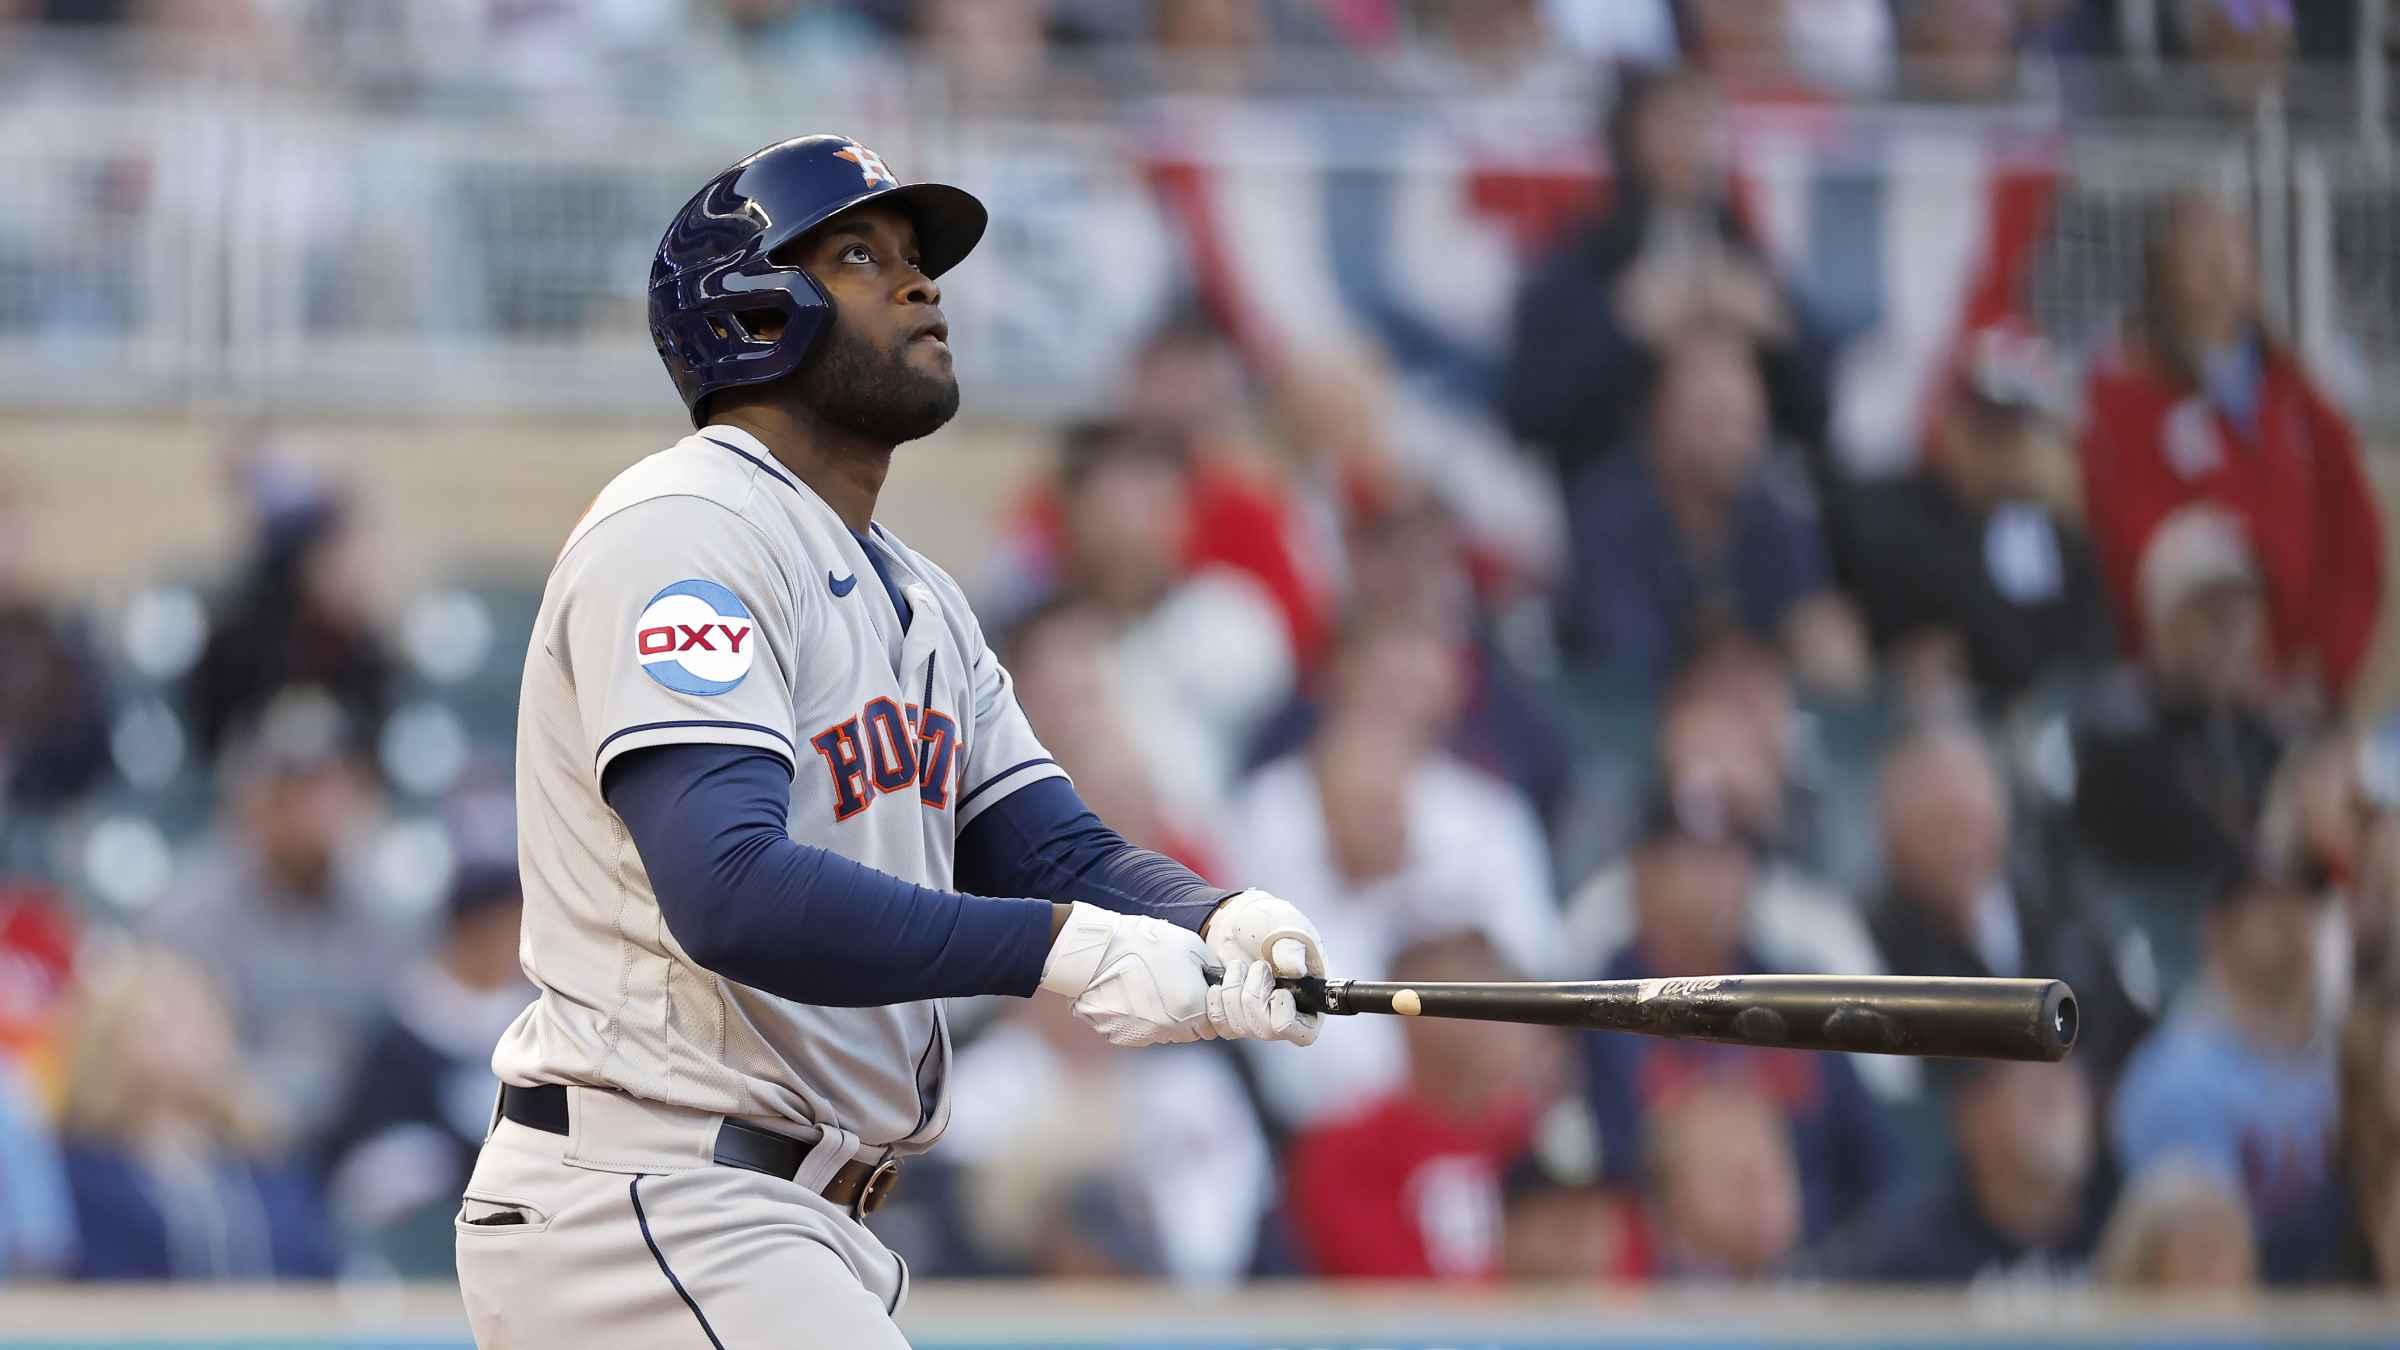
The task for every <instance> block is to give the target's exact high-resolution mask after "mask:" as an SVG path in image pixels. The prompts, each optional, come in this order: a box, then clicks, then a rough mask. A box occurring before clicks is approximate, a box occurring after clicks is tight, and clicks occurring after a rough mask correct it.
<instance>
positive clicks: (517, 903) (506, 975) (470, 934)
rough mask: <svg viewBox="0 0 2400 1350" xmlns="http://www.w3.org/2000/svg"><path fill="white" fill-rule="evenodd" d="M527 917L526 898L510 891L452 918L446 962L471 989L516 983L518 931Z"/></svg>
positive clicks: (444, 949) (446, 944)
mask: <svg viewBox="0 0 2400 1350" xmlns="http://www.w3.org/2000/svg"><path fill="white" fill-rule="evenodd" d="M524 917H525V898H524V897H523V896H521V895H517V894H514V893H512V894H510V895H508V896H506V897H504V898H500V899H493V900H487V901H485V902H483V903H481V904H479V905H477V906H476V907H475V908H473V909H471V910H469V911H468V912H466V913H464V914H461V915H459V916H457V917H456V918H454V919H452V920H451V921H450V934H449V938H448V940H447V941H445V942H444V944H443V960H444V964H445V965H447V966H448V967H449V969H450V973H451V974H453V975H456V976H457V977H458V979H459V982H460V983H461V984H464V985H466V986H467V987H468V988H470V989H484V990H490V989H501V988H505V987H507V986H509V985H512V984H515V983H516V982H517V980H518V978H519V975H520V967H519V966H518V964H517V931H518V928H519V926H520V924H521V923H522V922H523V920H524Z"/></svg>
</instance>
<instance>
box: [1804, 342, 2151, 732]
mask: <svg viewBox="0 0 2400 1350" xmlns="http://www.w3.org/2000/svg"><path fill="white" fill-rule="evenodd" d="M2068 416H2069V413H2068V408H2067V398H2066V389H2065V380H2064V376H2063V375H2062V373H2061V372H2060V370H2059V368H2058V365H2057V362H2056V360H2055V358H2054V357H2053V356H2052V354H2051V351H2050V348H2049V345H2048V344H2047V343H2045V342H2043V341H2042V339H2041V338H2039V337H2038V336H2035V335H2034V334H2032V333H2030V332H2027V331H2025V330H2023V329H2020V328H2017V327H2014V326H2007V325H2000V326H1994V327H1991V328H1986V329H1983V330H1981V331H1979V332H1977V333H1975V334H1974V335H1973V336H1972V337H1970V338H1969V340H1968V342H1967V344H1966V349H1965V353H1964V359H1963V360H1962V361H1961V363H1960V367H1959V371H1958V374H1957V377H1956V379H1955V381H1954V382H1953V384H1952V387H1951V390H1950V393H1949V397H1947V398H1946V399H1944V400H1943V401H1942V403H1941V407H1940V411H1939V413H1938V415H1937V416H1936V418H1935V420H1934V424H1933V428H1932V441H1931V444H1930V445H1929V446H1927V448H1926V453H1925V455H1924V463H1923V467H1922V468H1919V469H1918V470H1916V471H1915V472H1913V473H1911V474H1909V475H1908V476H1906V477H1903V478H1899V479H1895V480H1891V481H1888V482H1880V483H1872V484H1867V485H1863V486H1861V487H1858V488H1856V489H1853V490H1852V491H1851V492H1850V493H1849V494H1847V500H1844V499H1842V498H1839V497H1837V498H1836V500H1835V502H1834V503H1833V510H1832V512H1831V513H1830V514H1831V515H1832V522H1833V536H1834V539H1835V542H1836V545H1837V548H1836V558H1837V561H1838V562H1839V563H1840V565H1841V568H1842V571H1843V572H1844V573H1845V574H1846V575H1845V578H1844V579H1845V581H1846V582H1847V584H1848V586H1849V588H1850V590H1851V592H1852V593H1853V594H1854V595H1856V596H1857V597H1858V602H1859V605H1860V607H1861V608H1862V609H1864V610H1865V612H1866V619H1867V626H1868V629H1869V631H1870V633H1871V634H1872V636H1873V638H1874V641H1875V645H1876V648H1877V650H1878V651H1879V652H1880V653H1882V654H1883V655H1884V656H1885V657H1886V658H1887V659H1889V660H1892V661H1894V662H1895V663H1897V665H1898V667H1899V670H1900V673H1901V674H1902V675H1903V676H1904V678H1905V679H1906V682H1907V684H1908V686H1909V688H1910V689H1911V690H1912V692H1917V693H1924V692H1927V691H1928V690H1929V689H1935V688H1941V687H1944V686H1946V685H1948V684H1950V683H1951V682H1953V681H1955V680H1957V679H1960V678H1963V679H1964V680H1966V681H1967V682H1968V683H1969V684H1971V685H1972V687H1973V688H1974V690H1975V691H1976V692H1978V693H1980V694H1981V695H1983V696H1984V697H1986V698H1988V699H1989V700H1991V701H1993V702H1995V703H1997V702H2003V701H2005V700H2007V699H2010V698H2013V697H2014V696H2016V695H2017V694H2020V693H2022V692H2024V690H2025V689H2026V688H2027V687H2028V686H2030V685H2031V684H2033V682H2034V681H2035V680H2036V679H2037V678H2039V677H2040V676H2041V675H2042V674H2043V673H2044V672H2045V671H2047V670H2051V669H2055V668H2059V667H2062V666H2068V667H2072V666H2082V667H2087V668H2088V667H2097V666H2100V665H2104V664H2106V662H2107V661H2108V659H2109V657H2110V655H2111V653H2112V652H2113V651H2114V649H2115V638H2114V636H2113V634H2112V633H2111V631H2110V628H2109V622H2108V608H2107V600H2106V597H2105V593H2104V592H2103V590H2102V587H2101V583H2100V571H2099V566H2098V564H2097V563H2096V562H2095V561H2094V559H2093V557H2092V552H2091V547H2090V545H2089V544H2088V543H2087V542H2086V541H2085V540H2084V537H2083V535H2082V532H2081V530H2080V528H2079V527H2078V526H2077V524H2076V523H2075V520H2074V513H2073V498H2074V495H2075V481H2074V457H2073V454H2072V451H2071V448H2070V446H2069V444H2068V441H2067V438H2066V433H2067V427H2068Z"/></svg>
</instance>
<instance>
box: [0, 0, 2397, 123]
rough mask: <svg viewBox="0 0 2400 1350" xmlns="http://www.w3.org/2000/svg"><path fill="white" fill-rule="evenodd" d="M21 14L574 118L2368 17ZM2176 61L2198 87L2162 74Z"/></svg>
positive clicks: (1470, 4)
mask: <svg viewBox="0 0 2400 1350" xmlns="http://www.w3.org/2000/svg"><path fill="white" fill-rule="evenodd" d="M12 18H13V19H15V20H17V21H18V22H20V23H24V24H29V25H33V24H38V25H44V26H47V27H51V28H56V29H61V30H101V31H110V30H114V31H122V32H130V33H134V34H137V35H140V34H147V35H151V36H156V37H159V38H163V39H165V41H163V42H161V43H160V44H158V46H157V48H156V54H157V55H158V57H159V58H160V59H161V60H164V61H168V62H174V61H178V60H184V59H189V58H192V57H195V56H200V57H207V56H212V55H213V56H220V57H221V56H224V55H226V54H229V53H230V54H233V55H237V56H239V57H240V58H241V59H243V60H245V61H256V62H264V63H265V64H267V65H268V66H270V67H274V68H277V69H279V70H280V71H281V72H282V73H284V74H287V75H291V76H294V77H296V78H300V79H303V80H308V79H323V78H327V77H332V78H334V79H336V80H338V81H340V82H342V83H344V84H346V85H349V86H351V87H354V88H358V89H360V90H362V91H363V92H364V93H365V94H366V95H367V97H369V98H370V99H371V100H373V101H377V102H384V103H390V102H394V101H407V100H410V99H414V98H421V97H426V96H437V97H444V98H448V97H455V96H457V95H459V94H461V93H471V94H474V95H477V96H480V97H482V98H485V99H492V100H510V99H519V98H524V99H537V100H541V101H543V102H546V103H555V104H557V105H559V109H560V111H562V112H569V111H572V110H575V109H588V108H592V107H595V106H608V105H612V104H634V103H640V102H653V103H654V102H655V101H656V100H658V99H661V98H665V99H670V100H671V99H674V98H676V97H678V96H679V95H678V93H677V91H676V90H675V89H674V88H672V86H671V83H669V82H670V81H671V80H672V79H673V78H674V77H676V76H678V75H690V74H695V73H697V72H699V71H701V70H703V69H706V68H707V67H708V64H709V62H710V60H711V59H712V57H721V56H722V55H723V54H724V53H726V52H728V51H738V52H741V53H743V54H746V55H750V56H765V57H768V58H771V59H772V60H773V61H774V62H775V63H776V64H777V65H778V67H779V69H780V70H782V71H784V72H787V73H790V72H803V73H807V74H811V75H838V76H841V77H843V78H845V79H859V78H860V77H862V76H864V77H866V78H865V80H864V81H862V82H871V81H873V80H877V79H881V80H887V81H891V82H898V81H900V80H902V79H904V78H905V77H906V75H907V74H908V73H909V72H910V71H911V70H922V69H923V68H925V67H926V66H927V65H928V64H933V65H939V66H941V67H944V68H945V69H947V70H948V71H949V73H951V74H952V75H953V76H956V77H959V79H960V81H961V87H960V89H959V91H958V95H957V96H958V97H959V98H961V99H962V101H965V102H968V103H974V104H980V105H983V106H985V107H987V108H988V107H1000V106H1009V105H1021V104H1025V103H1040V104H1042V105H1045V106H1048V107H1050V108H1053V109H1056V108H1061V107H1067V106H1072V105H1074V104H1075V103H1076V102H1078V101H1079V100H1088V99H1089V98H1090V97H1091V96H1093V95H1094V94H1098V93H1105V92H1109V91H1111V90H1118V91H1121V90H1122V89H1124V88H1127V87H1154V86H1155V84H1156V83H1157V82H1159V81H1164V82H1165V83H1166V84H1168V85H1170V86H1174V87H1180V88H1184V89H1189V90H1194V91H1204V92H1217V93H1229V92H1241V93H1252V94H1257V93H1267V94H1273V93H1277V92H1297V91H1300V90H1303V89H1306V88H1308V87H1310V86H1312V85H1315V84H1318V83H1320V82H1322V81H1323V80H1324V79H1326V78H1327V72H1328V70H1329V69H1335V68H1338V69H1341V70H1342V71H1343V73H1344V74H1345V75H1347V76H1350V77H1355V78H1357V79H1360V80H1363V81H1366V82H1368V83H1369V84H1372V85H1378V86H1382V87H1386V88H1393V87H1398V88H1407V89H1416V90H1421V91H1442V92H1450V93H1461V94H1510V93H1539V92H1546V91H1551V92H1554V91H1559V90H1572V89H1575V88H1578V87H1580V86H1581V85H1582V84H1583V83H1585V82H1586V81H1588V80H1589V78H1590V70H1591V69H1592V67H1593V66H1594V65H1595V64H1596V63H1603V62H1613V61H1626V60H1630V61H1638V62H1643V63H1648V64H1663V63H1666V62H1669V61H1672V60H1676V59H1679V58H1682V57H1685V56H1691V57H1696V58H1698V59H1699V60H1700V61H1701V62H1702V63H1704V64H1706V65H1707V66H1708V67H1709V68H1710V69H1711V71H1712V73H1714V74H1716V75H1718V76H1719V77H1720V78H1723V79H1726V80H1729V81H1732V82H1734V83H1736V84H1739V85H1740V86H1742V87H1743V88H1744V89H1745V90H1746V91H1748V92H1759V91H1772V92H1775V93H1778V94H1782V95H1805V96H1817V97H1824V96H1844V95H1851V96H1855V95H1885V94H1896V95H1899V96H1902V97H1909V98H1926V99H1931V100H1934V101H1956V100H1968V101H1981V100H1992V99H2005V98H2008V97H2011V96H2013V95H2015V94H2016V93H2018V92H2019V91H2020V89H2021V88H2022V86H2023V85H2024V84H2026V83H2027V82H2028V81H2029V80H2031V81H2034V82H2039V83H2050V82H2057V83H2059V84H2061V85H2062V86H2064V88H2063V89H2062V92H2063V93H2064V94H2065V95H2066V96H2067V97H2068V98H2069V99H2070V100H2071V101H2073V102H2074V103H2076V104H2077V105H2078V106H2082V107H2086V108H2091V109H2094V110H2101V111H2111V112H2127V111H2139V112H2145V113H2153V114H2169V115H2175V114H2185V113H2190V112H2194V111H2203V110H2226V109H2231V110H2235V111H2239V110H2242V109H2245V108H2246V107H2247V106H2248V105H2249V104H2250V103H2251V102H2252V101H2254V100H2255V99H2256V98H2257V97H2258V96H2259V95H2260V94H2261V93H2262V92H2264V91H2265V90H2267V89H2269V88H2280V87H2281V86H2283V83H2284V77H2285V73H2286V71H2287V68H2288V67H2289V66H2290V65H2291V64H2292V63H2293V62H2295V61H2300V62H2309V61H2314V62H2323V63H2337V64H2338V63H2346V62H2349V61H2351V60H2353V59H2354V58H2355V55H2356V52H2357V49H2358V45H2359V42H2360V39H2361V35H2362V32H2370V31H2372V30H2371V28H2369V27H2368V26H2366V24H2365V21H2364V20H2363V19H2362V18H2361V7H2360V6H2358V5H2355V4H2352V3H2348V2H2347V0H2321V2H2319V3H2301V2H2300V0H1927V2H1925V3H1916V2H1915V0H1903V2H1900V3H1895V0H1135V2H1130V3H1128V2H1126V0H544V2H543V3H523V2H522V0H0V24H5V23H6V22H7V21H8V20H10V19H12ZM2386 38H2387V40H2400V39H2392V38H2391V36H2390V34H2389V33H2388V32H2387V34H2386ZM1087 57H1088V58H1092V59H1090V60H1085V59H1083V58H1087ZM1353 61H1355V64H1350V63H1351V62H1353ZM2162 63H2186V64H2188V66H2189V67H2190V68H2191V69H2192V70H2195V71H2197V72H2199V74H2200V76H2201V78H2198V79H2196V80H2189V81H2185V80H2160V79H2158V78H2157V76H2158V74H2159V69H2160V67H2161V64H2162ZM2060 64H2063V65H2065V66H2068V67H2075V66H2079V65H2089V66H2091V67H2095V68H2097V67H2106V66H2121V67H2124V68H2125V69H2126V71H2129V72H2131V76H2130V77H2129V78H2123V79H2120V78H2117V77H2115V76H2109V75H2095V74H2089V73H2075V72H2073V71H2070V72H2069V73H2066V74H2064V75H2061V74H2060V73H2059V72H2058V70H2057V69H2056V67H2057V66H2058V65H2060ZM2282 92H2285V93H2287V94H2289V95H2290V96H2291V97H2292V98H2294V99H2295V100H2297V101H2301V102H2306V101H2308V100H2309V99H2311V98H2312V97H2316V96H2321V95H2323V94H2325V93H2326V92H2327V91H2325V90H2323V89H2321V88H2310V87H2306V86H2302V87H2298V88H2290V89H2283V90H2282Z"/></svg>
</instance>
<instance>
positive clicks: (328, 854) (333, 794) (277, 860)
mask: <svg viewBox="0 0 2400 1350" xmlns="http://www.w3.org/2000/svg"><path fill="white" fill-rule="evenodd" d="M373 806H374V798H373V795H372V793H371V791H370V789H369V788H368V786H367V779H366V775H365V773H364V772H363V771H362V770H361V769H360V768H359V767H358V765H357V764H356V763H355V762H354V761H353V760H351V759H349V758H348V757H347V756H343V757H337V758H335V759H332V760H329V761H326V762H324V763H319V764H311V765H305V766H290V767H283V768H270V769H266V770H263V771H261V772H260V774H259V775H258V777H257V778H256V779H254V780H253V781H251V782H249V783H247V784H245V785H244V786H243V789H242V791H241V794H240V802H239V804H238V808H237V809H238V810H239V812H240V819H241V822H242V827H243V833H244V834H245V835H246V836H247V837H248V838H249V841H250V844H251V847H252V848H253V849H254V850H256V852H257V854H258V858H259V861H260V863H261V865H262V866H263V867H264V868H265V869H266V871H267V873H268V874H269V875H270V876H272V877H273V878H275V879H276V880H277V881H278V882H280V883H282V884H283V885H284V886H287V887H289V888H291V889H293V890H296V891H299V892H302V893H306V894H314V893H317V892H320V891H322V890H323V889H324V888H325V886H326V885H327V883H328V882H329V881H330V880H331V877H332V873H333V863H334V858H335V855H336V854H337V853H338V852H339V850H340V848H341V845H342V843H343V841H344V840H345V839H347V838H348V837H349V836H350V834H351V832H352V831H353V830H355V829H356V828H357V827H358V826H359V825H360V823H361V822H363V821H364V820H365V819H366V817H367V815H368V813H369V812H370V811H371V810H372V809H373Z"/></svg>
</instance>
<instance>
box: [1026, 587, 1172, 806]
mask: <svg viewBox="0 0 2400 1350" xmlns="http://www.w3.org/2000/svg"><path fill="white" fill-rule="evenodd" d="M1114 660H1115V658H1114V656H1113V655H1112V653H1111V649H1110V647H1109V638H1108V629H1107V626H1106V625H1105V623H1104V622H1103V620H1102V619H1101V616H1100V615H1099V613H1098V612H1097V611H1096V610H1094V609H1092V608H1091V607H1089V606H1087V605H1083V604H1079V603H1078V604H1068V605H1065V606H1061V607H1058V608H1053V609H1049V610H1046V611H1044V612H1042V613H1040V614H1037V615H1035V616H1034V617H1032V618H1030V619H1028V620H1026V622H1025V623H1024V625H1023V626H1021V627H1020V628H1019V629H1018V631H1017V633H1016V634H1015V636H1014V638H1013V639H1012V641H1011V643H1010V648H1009V657H1008V667H1009V673H1010V674H1011V675H1012V676H1014V677H1015V679H1016V689H1017V701H1018V703H1019V704H1021V705H1023V707H1024V709H1025V716H1026V718H1027V719H1028V720H1030V721H1031V722H1032V723H1033V726H1034V730H1035V731H1036V732H1038V733H1039V734H1040V735H1041V738H1042V744H1044V745H1046V746H1048V747H1049V748H1050V753H1051V754H1053V755H1056V756H1057V757H1058V762H1059V764H1060V765H1061V766H1063V767H1064V768H1065V769H1066V771H1067V772H1068V773H1069V774H1071V775H1073V777H1074V779H1075V788H1076V791H1077V792H1078V793H1080V794H1081V795H1082V797H1083V800H1084V802H1085V803H1086V804H1087V805H1089V806H1090V807H1091V808H1092V811H1093V813H1094V814H1095V815H1097V816H1099V817H1100V818H1101V819H1102V820H1105V821H1107V822H1108V823H1109V827H1110V828H1111V829H1114V830H1115V831H1117V833H1119V834H1122V835H1124V836H1125V837H1126V838H1127V839H1130V840H1132V841H1134V842H1135V843H1137V844H1141V845H1143V846H1145V847H1149V848H1160V847H1164V846H1165V844H1166V842H1167V838H1168V834H1169V831H1168V830H1167V828H1166V823H1165V821H1164V819H1163V818H1162V816H1161V809H1160V806H1159V801H1158V797H1157V793H1156V791H1155V789H1154V788H1153V787H1152V785H1151V782H1150V779H1149V777H1148V774H1147V773H1146V771H1145V770H1144V769H1143V767H1142V764H1141V762H1140V761H1139V760H1137V759H1136V758H1134V757H1133V756H1132V755H1131V754H1129V753H1128V752H1127V749H1126V746H1127V740H1126V737H1125V734H1124V727H1123V723H1122V722H1121V721H1120V720H1119V718H1118V715H1117V703H1116V698H1115V695H1114V694H1113V693H1112V692H1111V690H1110V684H1109V681H1110V678H1111V671H1112V670H1113V669H1114Z"/></svg>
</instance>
